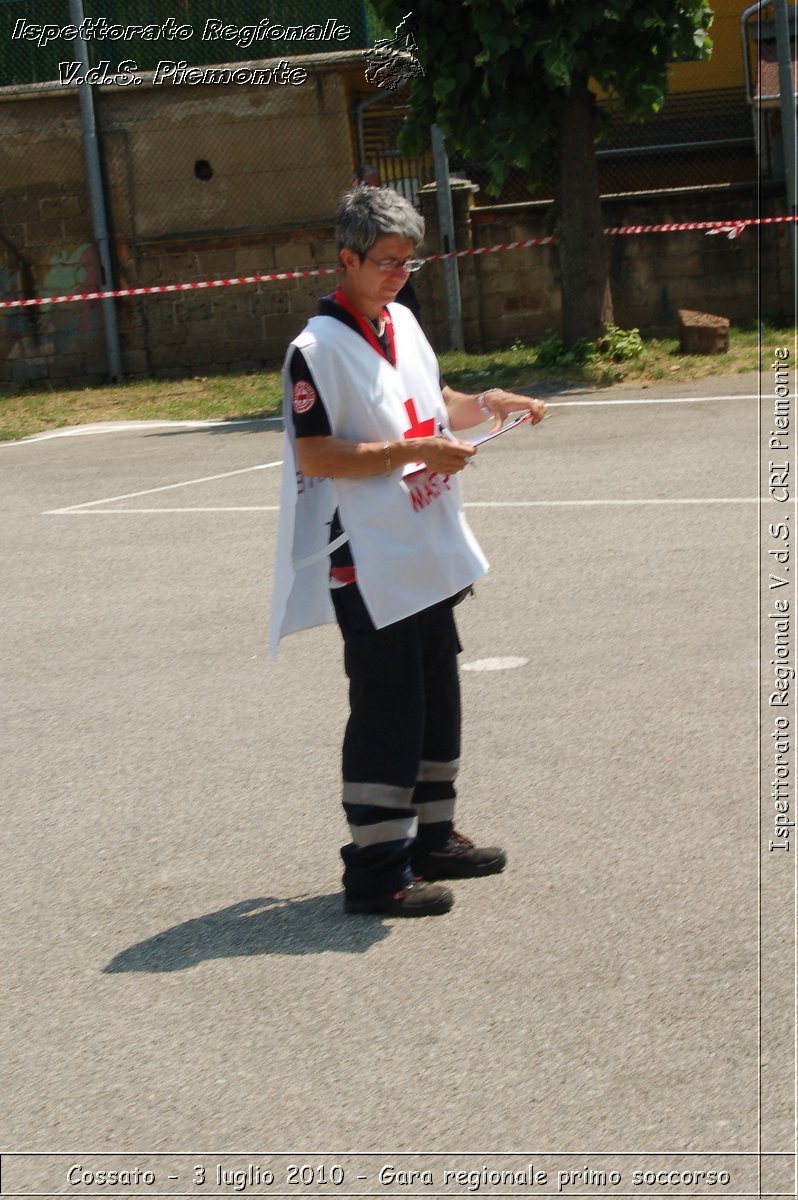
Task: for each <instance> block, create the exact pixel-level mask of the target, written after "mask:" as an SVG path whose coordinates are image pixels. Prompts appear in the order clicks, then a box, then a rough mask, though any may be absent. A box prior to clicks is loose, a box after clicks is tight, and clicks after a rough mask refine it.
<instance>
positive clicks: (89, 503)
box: [42, 459, 283, 517]
mask: <svg viewBox="0 0 798 1200" xmlns="http://www.w3.org/2000/svg"><path fill="white" fill-rule="evenodd" d="M282 465H283V460H282V459H278V460H277V462H270V463H256V464H255V465H254V466H252V467H240V468H239V469H238V470H237V471H224V472H223V473H222V474H221V475H204V476H203V477H202V478H201V479H183V480H181V481H180V483H166V484H164V485H163V487H155V488H144V490H143V491H141V492H126V493H125V494H124V495H122V496H106V497H104V498H103V499H102V500H86V501H85V502H84V503H83V504H69V505H67V506H66V507H65V508H52V509H50V510H49V511H48V512H45V513H43V514H42V515H43V516H45V517H60V516H64V515H65V514H69V513H73V512H80V511H81V510H82V509H87V508H92V507H93V506H94V505H96V504H114V503H115V502H116V501H117V500H135V499H136V497H137V496H152V495H153V494H154V493H155V492H171V491H173V490H174V489H175V488H181V487H191V486H192V485H193V484H195V483H213V482H215V481H216V480H217V479H230V478H232V476H233V475H246V474H248V472H249V471H268V470H269V468H270V467H281V466H282ZM121 511H122V512H132V511H133V509H122V510H121ZM164 511H165V512H170V511H174V510H170V509H168V508H167V509H165V510H164ZM187 511H189V512H190V511H192V510H190V509H189V510H187Z"/></svg>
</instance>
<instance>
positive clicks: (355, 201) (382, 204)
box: [335, 184, 424, 258]
mask: <svg viewBox="0 0 798 1200" xmlns="http://www.w3.org/2000/svg"><path fill="white" fill-rule="evenodd" d="M390 236H395V237H404V238H410V240H411V241H412V242H413V243H414V244H415V246H416V247H418V246H420V245H421V243H422V241H423V240H424V218H423V217H422V216H421V215H420V214H419V213H418V212H416V210H415V208H413V205H412V204H411V203H410V201H409V200H406V199H405V198H404V196H400V195H399V193H398V192H395V191H393V189H392V188H386V187H380V188H375V187H368V185H366V184H360V186H359V187H355V188H352V190H351V191H349V192H345V193H344V195H343V196H342V197H341V203H340V204H339V205H338V212H337V213H336V214H335V238H336V242H337V245H338V249H339V251H340V250H354V252H355V253H356V254H359V255H360V257H361V258H363V257H364V255H366V254H368V252H369V250H370V249H371V247H372V246H373V245H374V243H375V242H376V240H377V238H378V237H390Z"/></svg>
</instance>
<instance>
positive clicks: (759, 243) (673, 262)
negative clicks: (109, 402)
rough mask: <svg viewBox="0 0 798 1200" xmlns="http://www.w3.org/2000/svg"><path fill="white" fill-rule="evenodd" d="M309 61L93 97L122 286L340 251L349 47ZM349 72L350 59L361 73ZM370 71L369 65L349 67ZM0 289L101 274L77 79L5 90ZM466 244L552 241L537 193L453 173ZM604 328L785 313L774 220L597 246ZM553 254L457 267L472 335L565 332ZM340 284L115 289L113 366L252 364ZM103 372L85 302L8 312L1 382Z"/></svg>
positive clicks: (740, 211)
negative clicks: (232, 80)
mask: <svg viewBox="0 0 798 1200" xmlns="http://www.w3.org/2000/svg"><path fill="white" fill-rule="evenodd" d="M340 57H341V56H338V55H335V54H331V55H324V56H321V59H322V61H320V62H313V61H311V60H306V61H307V65H308V71H309V78H308V79H307V81H306V82H305V84H303V85H302V86H301V87H294V88H290V89H282V90H274V89H273V88H269V87H262V88H257V87H254V86H248V87H245V88H240V87H238V88H237V87H236V85H232V84H231V85H212V86H207V85H201V86H197V87H192V88H185V87H177V86H174V87H171V88H164V87H160V88H156V87H154V86H152V84H151V81H147V80H143V81H142V84H141V86H139V87H129V88H127V89H125V90H122V89H119V88H116V89H112V88H105V89H101V90H100V95H99V96H98V105H97V107H98V124H99V127H100V130H101V133H102V139H101V140H102V150H103V157H104V163H105V170H106V175H107V180H108V195H109V207H110V218H111V223H112V231H111V232H112V238H113V247H114V252H115V255H116V260H117V277H118V285H119V286H120V287H137V286H147V285H153V284H169V283H176V282H188V281H200V280H210V279H217V278H223V277H228V276H236V275H243V274H268V273H270V272H279V271H292V270H302V269H307V268H315V267H328V266H333V265H335V263H336V253H335V248H334V238H333V228H332V214H333V213H334V210H335V207H336V203H337V199H338V196H339V194H340V192H341V191H342V190H343V189H344V188H345V187H346V186H348V183H349V179H350V177H351V170H352V165H353V162H354V159H355V151H354V148H353V146H352V142H351V122H350V115H351V114H350V107H351V99H350V94H349V91H348V88H347V84H346V79H347V76H346V71H347V70H349V71H352V70H353V67H352V63H351V62H350V61H349V58H351V56H349V58H347V57H346V56H344V57H343V58H341V61H338V59H339V58H340ZM358 70H360V64H358ZM361 77H362V76H361ZM0 123H1V124H2V129H3V137H2V139H0V198H1V199H2V207H1V208H0V294H2V295H5V296H11V297H13V296H19V295H27V296H36V295H52V294H58V293H69V292H81V291H93V290H97V289H99V288H100V287H101V286H102V285H103V282H104V281H103V280H102V278H101V272H100V268H99V264H98V260H97V256H96V252H95V247H94V237H93V233H92V225H91V218H90V211H89V200H88V195H87V190H86V184H85V166H84V161H83V147H82V140H81V128H80V114H79V108H78V99H77V94H76V91H75V89H74V88H62V87H60V86H58V85H39V86H37V87H34V88H32V89H26V90H23V89H13V88H5V89H0ZM760 202H761V204H762V215H767V214H770V213H773V214H777V213H779V212H781V211H783V207H782V206H783V200H782V199H781V198H780V197H779V196H778V195H777V194H771V195H767V194H763V195H761V196H760V197H759V198H758V197H757V194H756V191H755V189H754V188H753V187H746V186H738V185H731V186H728V187H725V188H717V189H694V190H686V191H681V192H660V193H655V194H650V195H646V196H640V195H638V196H627V197H617V198H611V199H608V200H606V201H605V203H604V214H605V221H606V224H607V225H608V226H615V225H618V226H620V225H636V224H653V223H664V222H682V221H690V220H708V219H728V218H736V217H748V216H754V215H756V214H757V204H758V203H760ZM454 206H455V219H456V241H457V246H458V248H459V249H466V248H473V247H484V246H490V245H494V244H496V243H503V242H508V241H520V240H524V239H527V238H531V237H536V236H540V235H545V234H548V233H551V232H552V228H551V221H552V216H551V208H550V206H548V205H535V204H528V205H510V206H503V207H490V206H489V205H488V204H487V203H485V202H484V198H482V197H481V196H475V194H474V187H473V185H471V184H468V183H467V182H459V183H456V184H455V189H454ZM422 207H423V209H424V212H425V216H426V218H427V223H428V237H427V241H426V245H425V249H426V251H427V252H428V253H434V252H436V251H437V250H438V249H439V247H440V241H439V238H438V234H437V215H436V211H435V193H434V188H431V189H425V190H424V192H423V193H422ZM610 261H611V270H612V283H613V294H614V299H615V319H616V323H617V324H618V325H621V326H624V327H632V326H636V327H638V328H639V329H640V330H641V331H642V332H643V333H645V334H660V335H661V334H674V333H675V329H676V310H677V309H678V308H692V309H704V310H708V311H710V312H715V313H718V314H719V315H722V316H726V317H729V318H730V319H731V320H732V321H733V322H745V321H752V320H754V319H755V318H756V317H757V315H758V312H759V311H760V297H761V313H762V315H763V316H765V317H773V318H781V319H787V320H789V319H791V303H790V296H791V279H790V252H789V233H788V230H787V228H786V226H771V227H763V228H762V229H761V230H757V229H748V230H746V231H745V232H744V233H743V234H742V235H741V236H740V237H738V238H735V239H729V238H728V237H726V236H725V235H722V234H719V235H713V236H707V234H706V233H705V232H691V233H670V234H648V235H641V236H635V237H613V238H611V239H610ZM557 269H558V251H557V248H556V246H542V247H534V248H530V249H526V250H512V251H504V252H501V253H497V254H484V255H480V256H475V257H470V258H464V259H461V260H459V264H458V271H459V275H460V281H461V290H462V300H463V316H464V327H465V337H466V346H467V348H468V349H470V350H474V351H477V350H491V349H495V348H499V347H504V346H508V345H511V344H512V343H513V342H514V341H515V340H517V339H518V340H523V341H530V340H534V339H535V338H538V337H540V336H541V335H543V334H545V333H546V332H547V331H548V330H552V329H553V330H557V329H558V328H559V324H560V295H559V288H558V285H557ZM333 286H334V278H333V277H332V276H329V277H314V278H309V279H308V278H305V279H296V280H290V281H282V282H272V283H262V284H258V285H254V284H250V285H241V286H234V287H226V288H219V289H209V290H207V291H199V292H181V293H170V294H164V295H152V296H145V297H136V298H125V299H120V300H119V301H118V302H117V313H118V319H119V326H120V335H121V342H122V354H123V366H124V371H125V374H126V376H128V377H131V378H144V377H147V376H155V377H179V376H185V375H191V374H208V373H211V372H226V371H256V370H259V369H261V368H263V367H264V366H274V365H276V364H279V363H280V362H281V360H282V357H283V354H284V350H285V346H286V344H287V342H288V341H289V340H290V339H291V338H292V337H293V336H294V335H295V334H296V333H297V332H298V331H299V330H300V329H301V328H302V325H303V324H304V322H305V320H306V319H307V317H308V316H309V315H311V314H312V313H313V312H314V311H315V308H316V302H317V298H318V296H319V295H321V294H323V293H325V292H327V291H329V290H331V288H332V287H333ZM414 286H415V287H416V290H417V292H418V294H419V296H420V299H421V301H422V305H423V310H422V316H423V324H424V327H425V329H426V330H427V332H428V333H429V335H430V336H431V339H432V341H433V343H434V344H435V345H436V347H437V348H439V349H442V348H444V347H445V346H446V345H447V342H448V332H447V320H446V310H445V304H444V290H443V271H442V268H441V266H440V265H439V264H437V263H429V264H428V265H427V266H426V267H425V268H424V270H423V271H422V272H421V273H420V274H419V275H418V276H416V277H415V279H414ZM106 376H107V360H106V352H105V344H104V336H103V327H102V309H101V305H100V304H98V303H97V302H85V303H84V302H79V303H74V304H62V305H53V306H43V307H40V308H35V309H24V310H7V311H4V312H2V313H0V383H2V382H7V383H23V382H26V381H33V382H41V381H45V380H49V381H50V382H52V383H53V384H67V383H69V384H86V383H91V382H96V381H99V380H101V379H103V378H105V377H106Z"/></svg>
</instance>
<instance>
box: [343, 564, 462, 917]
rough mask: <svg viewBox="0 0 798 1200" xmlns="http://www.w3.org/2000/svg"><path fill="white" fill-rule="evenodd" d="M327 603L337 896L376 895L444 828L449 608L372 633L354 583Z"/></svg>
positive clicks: (454, 641) (451, 641)
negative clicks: (342, 710) (345, 838)
mask: <svg viewBox="0 0 798 1200" xmlns="http://www.w3.org/2000/svg"><path fill="white" fill-rule="evenodd" d="M331 596H332V600H333V605H334V608H335V614H336V617H337V620H338V625H339V627H340V630H341V633H342V635H343V639H344V665H345V668H346V674H347V676H348V678H349V704H350V713H349V720H348V722H347V726H346V733H345V735H344V747H343V805H344V811H345V813H346V818H347V821H348V822H349V831H350V837H351V839H352V840H351V842H349V843H348V844H347V845H346V846H344V847H343V848H342V850H341V857H342V858H343V860H344V876H343V882H344V889H345V890H346V892H347V894H348V895H350V896H352V897H358V898H364V897H367V896H381V895H386V894H389V893H393V892H397V891H399V890H400V889H401V888H403V887H404V886H405V885H406V884H408V883H409V882H410V881H411V880H412V878H413V871H412V868H411V865H410V854H411V850H412V848H413V846H414V844H415V843H416V840H418V843H419V844H423V846H424V847H425V848H426V849H430V850H434V849H440V848H441V847H443V846H444V845H445V843H446V841H447V839H448V837H449V835H450V833H451V831H452V828H453V818H454V804H455V795H456V792H455V778H456V776H457V768H458V764H459V758H460V724H461V721H460V680H459V677H458V671H457V655H458V653H459V652H460V649H461V647H460V642H459V639H458V636H457V628H456V626H455V620H454V613H453V611H452V601H448V600H447V601H443V602H441V603H440V604H435V605H433V606H432V607H431V608H427V609H424V610H423V611H422V612H419V613H416V614H414V615H413V616H411V617H406V618H405V619H404V620H402V621H396V622H395V623H394V624H392V625H387V626H385V628H383V629H375V627H374V624H373V622H372V620H371V617H370V616H369V614H368V611H367V609H366V606H365V604H364V603H363V598H362V596H361V594H360V591H359V589H358V586H357V584H356V583H352V584H348V585H346V586H345V587H339V588H334V589H333V590H332V592H331Z"/></svg>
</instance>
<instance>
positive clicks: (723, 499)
mask: <svg viewBox="0 0 798 1200" xmlns="http://www.w3.org/2000/svg"><path fill="white" fill-rule="evenodd" d="M267 465H268V466H277V465H278V464H276V463H268V464H267ZM257 469H258V468H256V467H249V468H247V470H253V471H254V470H257ZM231 473H232V474H234V475H235V474H239V473H240V472H236V471H233V472H231ZM214 478H218V479H223V478H224V476H223V475H220V476H214ZM190 482H194V483H201V482H203V481H202V480H192V481H190ZM170 486H171V487H182V486H184V485H183V484H179V483H175V484H171V485H170ZM153 490H154V491H166V490H167V489H166V488H154V489H153ZM142 494H143V493H142ZM115 499H117V500H124V499H125V497H124V496H117V497H115ZM90 503H91V504H103V503H109V504H110V503H112V501H110V500H109V501H103V500H92V501H90ZM758 503H759V501H758V500H757V498H756V496H704V497H695V498H689V499H688V498H683V499H676V500H673V499H668V498H667V497H657V498H656V499H651V498H649V497H641V498H640V499H632V500H474V501H466V504H465V507H466V508H633V507H635V506H639V505H650V506H652V505H653V506H656V505H660V506H663V507H666V506H667V505H674V504H693V505H701V504H703V505H707V504H758ZM279 511H280V505H279V504H230V505H219V506H215V507H208V506H202V507H197V508H89V507H88V505H75V507H74V508H53V509H51V510H50V511H49V512H45V513H42V516H44V517H105V516H135V515H141V514H142V513H148V514H150V515H153V514H154V515H156V516H157V515H160V514H162V513H236V512H237V513H241V512H264V513H266V512H279Z"/></svg>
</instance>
